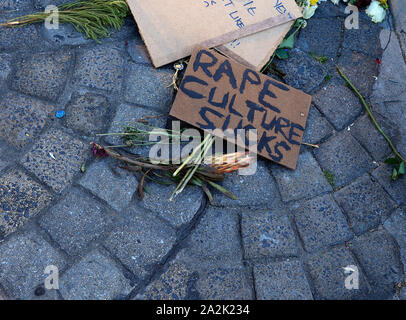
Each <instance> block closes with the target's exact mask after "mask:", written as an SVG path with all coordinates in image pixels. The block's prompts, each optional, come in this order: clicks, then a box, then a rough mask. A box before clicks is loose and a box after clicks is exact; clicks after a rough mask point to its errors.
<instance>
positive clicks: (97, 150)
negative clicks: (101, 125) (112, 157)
mask: <svg viewBox="0 0 406 320" xmlns="http://www.w3.org/2000/svg"><path fill="white" fill-rule="evenodd" d="M91 146H92V154H93V156H95V157H99V158H106V157H108V156H109V155H108V154H107V152H106V150H105V149H104V148H103V147H102V146H99V145H98V144H96V143H94V142H92V143H91Z"/></svg>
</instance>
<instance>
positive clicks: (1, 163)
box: [0, 159, 8, 171]
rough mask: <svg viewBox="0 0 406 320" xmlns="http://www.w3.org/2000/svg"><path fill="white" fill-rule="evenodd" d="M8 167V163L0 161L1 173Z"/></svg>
mask: <svg viewBox="0 0 406 320" xmlns="http://www.w3.org/2000/svg"><path fill="white" fill-rule="evenodd" d="M7 165H8V164H7V162H5V161H4V160H1V159H0V171H1V170H3V169H4V168H5V167H6V166H7Z"/></svg>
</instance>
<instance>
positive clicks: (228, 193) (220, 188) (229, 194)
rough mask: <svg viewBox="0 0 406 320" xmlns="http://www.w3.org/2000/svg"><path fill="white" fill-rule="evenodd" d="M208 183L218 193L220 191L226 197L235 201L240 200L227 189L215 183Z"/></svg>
mask: <svg viewBox="0 0 406 320" xmlns="http://www.w3.org/2000/svg"><path fill="white" fill-rule="evenodd" d="M207 182H208V183H209V184H210V185H211V186H212V187H213V188H216V189H217V190H218V191H220V192H221V193H223V194H224V195H226V196H227V197H229V198H231V199H233V200H238V197H237V196H236V195H234V194H232V193H231V192H230V191H228V190H227V189H225V188H223V187H222V186H220V185H219V184H217V183H214V182H213V181H210V180H207Z"/></svg>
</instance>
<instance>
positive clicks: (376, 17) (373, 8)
mask: <svg viewBox="0 0 406 320" xmlns="http://www.w3.org/2000/svg"><path fill="white" fill-rule="evenodd" d="M366 13H367V15H368V16H369V17H370V18H371V20H372V21H373V22H375V23H380V22H382V21H383V20H384V19H385V17H386V10H385V9H384V7H383V6H382V5H381V3H380V2H379V1H377V0H373V1H372V2H371V4H370V5H369V7H368V8H367V10H366Z"/></svg>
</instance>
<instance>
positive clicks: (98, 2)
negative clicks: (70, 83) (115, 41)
mask: <svg viewBox="0 0 406 320" xmlns="http://www.w3.org/2000/svg"><path fill="white" fill-rule="evenodd" d="M51 14H53V13H52V12H38V13H33V14H30V15H26V16H23V17H18V18H14V19H12V20H9V21H7V22H6V23H3V24H2V26H6V27H16V26H24V25H27V24H32V23H38V22H44V21H46V19H47V18H48V17H49V16H50V15H51ZM129 14H130V8H129V7H128V4H127V2H126V1H125V0H88V1H75V2H72V3H67V4H62V5H60V6H58V20H59V23H70V24H72V25H73V26H74V27H75V29H76V30H77V31H78V32H81V33H83V34H85V36H86V37H87V38H89V39H93V40H96V41H98V40H99V39H100V38H104V37H108V36H110V28H114V29H117V30H120V29H121V27H122V26H123V25H124V19H125V18H126V17H127V16H128V15H129Z"/></svg>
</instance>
